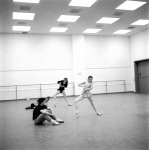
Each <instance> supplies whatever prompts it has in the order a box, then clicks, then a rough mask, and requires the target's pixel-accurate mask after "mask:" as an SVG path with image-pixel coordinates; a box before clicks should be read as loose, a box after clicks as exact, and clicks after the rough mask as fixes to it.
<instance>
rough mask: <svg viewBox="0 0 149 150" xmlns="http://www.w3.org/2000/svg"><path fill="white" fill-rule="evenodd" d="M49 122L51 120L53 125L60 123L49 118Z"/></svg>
mask: <svg viewBox="0 0 149 150" xmlns="http://www.w3.org/2000/svg"><path fill="white" fill-rule="evenodd" d="M51 122H52V124H53V125H60V123H59V122H57V121H55V120H51Z"/></svg>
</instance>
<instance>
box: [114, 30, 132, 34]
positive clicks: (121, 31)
mask: <svg viewBox="0 0 149 150" xmlns="http://www.w3.org/2000/svg"><path fill="white" fill-rule="evenodd" d="M130 31H132V30H118V31H116V32H114V33H113V34H126V33H128V32H130Z"/></svg>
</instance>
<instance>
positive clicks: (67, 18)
mask: <svg viewBox="0 0 149 150" xmlns="http://www.w3.org/2000/svg"><path fill="white" fill-rule="evenodd" d="M79 17H80V16H72V15H61V16H60V17H59V18H58V20H57V21H63V22H75V21H77V20H78V19H79Z"/></svg>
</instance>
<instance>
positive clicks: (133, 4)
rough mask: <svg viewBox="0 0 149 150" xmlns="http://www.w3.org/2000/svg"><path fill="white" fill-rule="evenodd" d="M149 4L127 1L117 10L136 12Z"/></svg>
mask: <svg viewBox="0 0 149 150" xmlns="http://www.w3.org/2000/svg"><path fill="white" fill-rule="evenodd" d="M146 3H147V2H142V1H125V2H124V3H122V4H121V5H120V6H118V7H117V8H116V9H121V10H135V9H137V8H139V7H141V6H142V5H144V4H146Z"/></svg>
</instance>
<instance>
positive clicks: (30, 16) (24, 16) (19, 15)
mask: <svg viewBox="0 0 149 150" xmlns="http://www.w3.org/2000/svg"><path fill="white" fill-rule="evenodd" d="M34 16H35V13H22V12H13V19H19V20H33V19H34Z"/></svg>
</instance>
